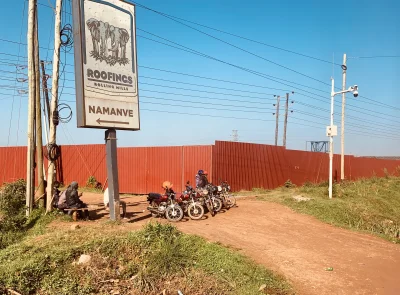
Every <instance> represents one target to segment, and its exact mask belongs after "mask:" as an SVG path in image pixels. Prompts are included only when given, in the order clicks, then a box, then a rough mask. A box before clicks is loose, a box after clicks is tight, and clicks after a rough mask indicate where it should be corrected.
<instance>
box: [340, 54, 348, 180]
mask: <svg viewBox="0 0 400 295" xmlns="http://www.w3.org/2000/svg"><path fill="white" fill-rule="evenodd" d="M346 63H347V56H346V53H345V54H343V65H342V69H343V84H342V90H343V91H345V90H346V71H347V66H346ZM345 106H346V93H345V92H343V93H342V128H341V130H340V131H341V156H340V179H341V180H342V181H343V180H344V178H345V176H344V111H345Z"/></svg>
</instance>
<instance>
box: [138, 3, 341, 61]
mask: <svg viewBox="0 0 400 295" xmlns="http://www.w3.org/2000/svg"><path fill="white" fill-rule="evenodd" d="M134 3H135V4H136V5H137V6H138V7H141V8H144V9H147V10H150V11H152V12H155V13H157V14H160V15H162V16H164V17H167V18H169V19H172V20H173V21H175V22H178V21H176V19H179V20H182V21H185V22H187V23H191V24H195V25H197V26H201V27H204V28H207V29H211V30H214V31H217V32H220V33H223V34H227V35H230V36H234V37H237V38H240V39H243V40H247V41H250V42H254V43H257V44H261V45H264V46H267V47H271V48H275V49H278V50H282V51H285V52H289V53H292V54H296V55H299V56H303V57H307V58H310V59H314V60H318V61H321V62H324V63H328V64H332V62H331V61H327V60H323V59H320V58H317V57H313V56H310V55H306V54H302V53H299V52H295V51H292V50H288V49H285V48H282V47H278V46H275V45H271V44H267V43H264V42H260V41H256V40H253V39H250V38H247V37H243V36H240V35H236V34H232V33H229V32H226V31H223V30H220V29H216V28H213V27H210V26H206V25H202V24H199V23H196V22H193V21H189V20H186V19H183V18H179V17H176V16H173V15H170V14H166V13H163V12H160V11H156V10H153V9H151V8H149V7H146V6H144V5H142V4H140V3H138V2H134ZM178 23H180V24H182V25H184V26H187V27H190V28H192V29H194V30H196V31H199V32H201V33H203V34H207V33H205V32H202V31H200V30H197V29H195V28H193V27H191V26H188V25H186V24H184V23H181V22H178ZM334 64H335V65H337V66H341V64H336V63H334Z"/></svg>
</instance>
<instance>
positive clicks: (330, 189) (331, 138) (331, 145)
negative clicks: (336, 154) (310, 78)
mask: <svg viewBox="0 0 400 295" xmlns="http://www.w3.org/2000/svg"><path fill="white" fill-rule="evenodd" d="M334 97H335V80H333V78H332V90H331V124H330V128H331V133H330V135H329V189H328V193H329V199H332V191H333V189H332V185H333V174H332V173H333V172H332V169H333V136H334V135H335V132H333V130H332V129H334V127H333V114H334V113H333V107H334V105H335V104H334Z"/></svg>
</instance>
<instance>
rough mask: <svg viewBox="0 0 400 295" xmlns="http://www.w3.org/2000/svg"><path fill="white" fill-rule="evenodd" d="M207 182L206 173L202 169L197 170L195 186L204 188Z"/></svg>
mask: <svg viewBox="0 0 400 295" xmlns="http://www.w3.org/2000/svg"><path fill="white" fill-rule="evenodd" d="M206 173H207V172H206ZM207 184H208V179H207V175H206V174H205V173H204V171H203V170H199V171H198V172H197V175H196V187H197V188H204V187H205V186H206V185H207Z"/></svg>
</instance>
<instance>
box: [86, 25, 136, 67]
mask: <svg viewBox="0 0 400 295" xmlns="http://www.w3.org/2000/svg"><path fill="white" fill-rule="evenodd" d="M86 25H87V26H88V28H89V31H90V34H91V36H92V44H93V50H92V51H91V52H90V56H92V57H93V58H94V59H95V60H98V61H100V62H102V61H105V62H106V63H107V64H109V65H110V66H114V65H115V64H117V63H118V64H120V65H126V64H128V63H129V59H128V58H127V57H126V44H127V43H128V41H129V33H128V31H127V30H126V29H123V28H118V27H114V26H113V25H110V24H109V23H107V22H103V21H99V20H97V19H94V18H91V19H89V20H87V21H86ZM109 39H110V40H111V42H110V44H111V48H108V46H109V45H108V44H109V43H108V40H109ZM109 53H111V54H109Z"/></svg>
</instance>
